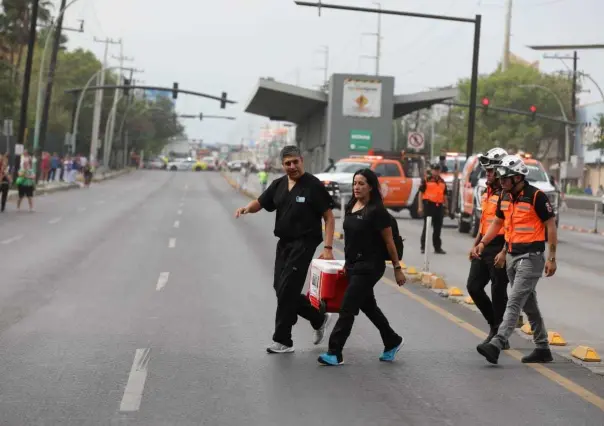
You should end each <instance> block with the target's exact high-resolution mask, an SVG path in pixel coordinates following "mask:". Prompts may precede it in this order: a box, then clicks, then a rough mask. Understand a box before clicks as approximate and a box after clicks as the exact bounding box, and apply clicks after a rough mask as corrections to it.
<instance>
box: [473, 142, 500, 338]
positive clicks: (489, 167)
mask: <svg viewBox="0 0 604 426" xmlns="http://www.w3.org/2000/svg"><path fill="white" fill-rule="evenodd" d="M505 156H507V152H506V151H505V150H504V149H501V148H493V149H491V150H489V152H487V153H486V154H485V155H481V156H480V157H479V158H478V161H479V162H480V166H481V167H482V168H483V169H484V170H485V171H486V178H487V188H486V190H485V191H484V193H483V194H482V199H481V206H482V209H481V210H482V214H481V216H480V231H479V232H478V235H477V236H476V239H475V240H474V246H473V248H472V251H471V252H470V260H471V262H472V263H471V265H470V272H469V274H468V283H467V289H468V293H469V294H470V297H472V300H473V301H474V303H475V304H476V307H477V308H478V309H479V310H480V312H481V313H482V316H483V317H484V318H485V319H486V320H487V323H488V324H489V334H488V336H487V338H486V339H485V341H484V342H485V343H486V342H490V341H491V339H492V338H493V337H495V335H496V334H497V330H498V329H499V325H500V324H501V322H502V320H503V313H504V312H505V307H506V305H507V302H508V293H507V286H508V282H509V280H508V275H507V272H506V270H505V257H506V253H505V248H504V245H505V238H504V230H503V228H502V229H501V230H500V231H499V232H498V233H497V235H496V236H495V237H494V238H493V239H492V240H491V242H490V243H489V244H488V245H487V246H486V247H485V248H484V250H483V252H482V255H481V256H480V257H477V256H475V255H474V251H473V249H474V247H476V246H477V245H478V244H479V243H480V241H481V240H482V238H483V237H484V236H485V234H486V233H487V231H488V229H489V226H490V225H491V223H493V221H494V220H495V219H496V217H497V216H496V212H497V205H498V203H499V197H500V196H501V191H502V190H501V184H500V182H499V179H497V177H496V176H495V169H496V168H497V166H499V165H500V164H501V160H502V159H503V158H504V157H505ZM489 281H490V282H491V299H489V296H487V293H486V292H485V291H484V289H485V287H486V285H487V284H488V283H489ZM508 347H509V345H508V343H507V341H506V342H505V345H504V348H503V349H507V348H508Z"/></svg>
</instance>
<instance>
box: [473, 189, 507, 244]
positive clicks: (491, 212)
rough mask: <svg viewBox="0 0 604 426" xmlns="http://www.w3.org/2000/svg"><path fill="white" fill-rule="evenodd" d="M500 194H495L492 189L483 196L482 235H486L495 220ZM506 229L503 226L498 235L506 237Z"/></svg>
mask: <svg viewBox="0 0 604 426" xmlns="http://www.w3.org/2000/svg"><path fill="white" fill-rule="evenodd" d="M498 201H499V194H497V193H495V192H494V191H493V190H492V189H491V188H487V190H486V191H485V192H484V194H482V215H481V216H480V231H479V232H480V234H482V235H486V233H487V231H488V230H489V227H490V226H491V223H493V221H494V220H495V217H496V215H495V213H496V212H497V202H498ZM504 234H505V228H504V227H503V226H502V227H501V229H500V230H499V232H498V233H497V235H504Z"/></svg>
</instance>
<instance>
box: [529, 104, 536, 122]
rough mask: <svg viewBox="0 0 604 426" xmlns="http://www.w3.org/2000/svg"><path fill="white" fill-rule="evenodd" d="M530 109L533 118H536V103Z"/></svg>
mask: <svg viewBox="0 0 604 426" xmlns="http://www.w3.org/2000/svg"><path fill="white" fill-rule="evenodd" d="M529 110H530V111H531V120H535V116H536V115H537V107H536V106H535V105H531V107H530V108H529Z"/></svg>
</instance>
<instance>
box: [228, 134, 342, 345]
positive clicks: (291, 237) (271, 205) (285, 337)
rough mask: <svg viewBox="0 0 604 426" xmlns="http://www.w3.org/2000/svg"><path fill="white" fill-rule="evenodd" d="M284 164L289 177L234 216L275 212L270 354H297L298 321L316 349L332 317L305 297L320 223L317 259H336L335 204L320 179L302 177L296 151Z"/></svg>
mask: <svg viewBox="0 0 604 426" xmlns="http://www.w3.org/2000/svg"><path fill="white" fill-rule="evenodd" d="M281 163H282V165H283V170H284V171H285V173H286V174H285V176H282V177H280V178H279V179H275V180H274V181H273V182H272V183H271V184H270V186H269V187H268V189H267V190H266V191H264V192H263V193H262V194H261V195H260V197H258V199H257V200H253V201H251V202H250V203H249V204H248V205H247V206H245V207H240V208H238V209H237V210H236V211H235V217H236V218H238V217H240V216H241V215H245V214H249V213H257V212H259V211H260V210H262V209H264V210H266V211H268V212H273V211H275V210H276V211H277V214H276V217H275V230H274V234H275V236H276V237H277V238H279V242H278V243H277V253H276V257H275V273H274V282H273V287H274V289H275V292H276V294H277V312H276V318H275V332H274V334H273V343H272V344H271V345H270V346H269V347H268V348H267V349H266V351H267V352H268V353H272V354H281V353H290V352H294V343H293V340H292V328H293V326H294V325H295V324H296V322H297V321H298V316H301V317H302V318H304V319H306V320H308V321H309V322H310V324H311V326H312V327H313V329H314V330H315V332H314V340H313V343H314V344H315V345H318V344H319V343H321V342H322V341H323V337H324V336H325V330H326V328H327V326H328V325H329V323H330V322H331V319H332V318H333V315H332V314H322V313H321V312H319V311H318V310H317V309H315V308H313V306H312V305H311V304H310V301H309V300H308V298H307V297H306V296H305V295H303V294H302V289H303V288H304V282H305V281H306V274H307V272H308V268H309V266H310V263H311V261H312V259H313V257H314V255H315V251H316V249H317V247H318V245H319V244H320V243H321V241H323V231H322V229H321V227H322V223H321V219H323V220H324V221H325V245H324V247H323V253H322V254H321V255H320V256H319V258H321V259H333V253H332V250H333V247H332V244H333V233H334V229H335V219H334V217H333V212H332V209H333V207H334V205H333V199H332V198H331V196H330V195H329V193H328V192H327V190H326V189H325V186H324V185H323V183H322V182H321V181H320V180H319V179H317V178H316V177H315V176H313V175H311V174H308V173H305V172H304V160H303V158H302V154H301V153H300V150H299V149H298V147H296V146H291V145H290V146H286V147H284V148H283V149H282V150H281Z"/></svg>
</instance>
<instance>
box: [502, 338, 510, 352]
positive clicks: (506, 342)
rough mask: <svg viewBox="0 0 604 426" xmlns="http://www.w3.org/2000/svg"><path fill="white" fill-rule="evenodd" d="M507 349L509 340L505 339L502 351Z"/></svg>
mask: <svg viewBox="0 0 604 426" xmlns="http://www.w3.org/2000/svg"><path fill="white" fill-rule="evenodd" d="M508 349H510V341H509V340H506V341H505V343H504V344H503V349H502V351H507V350H508Z"/></svg>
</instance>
